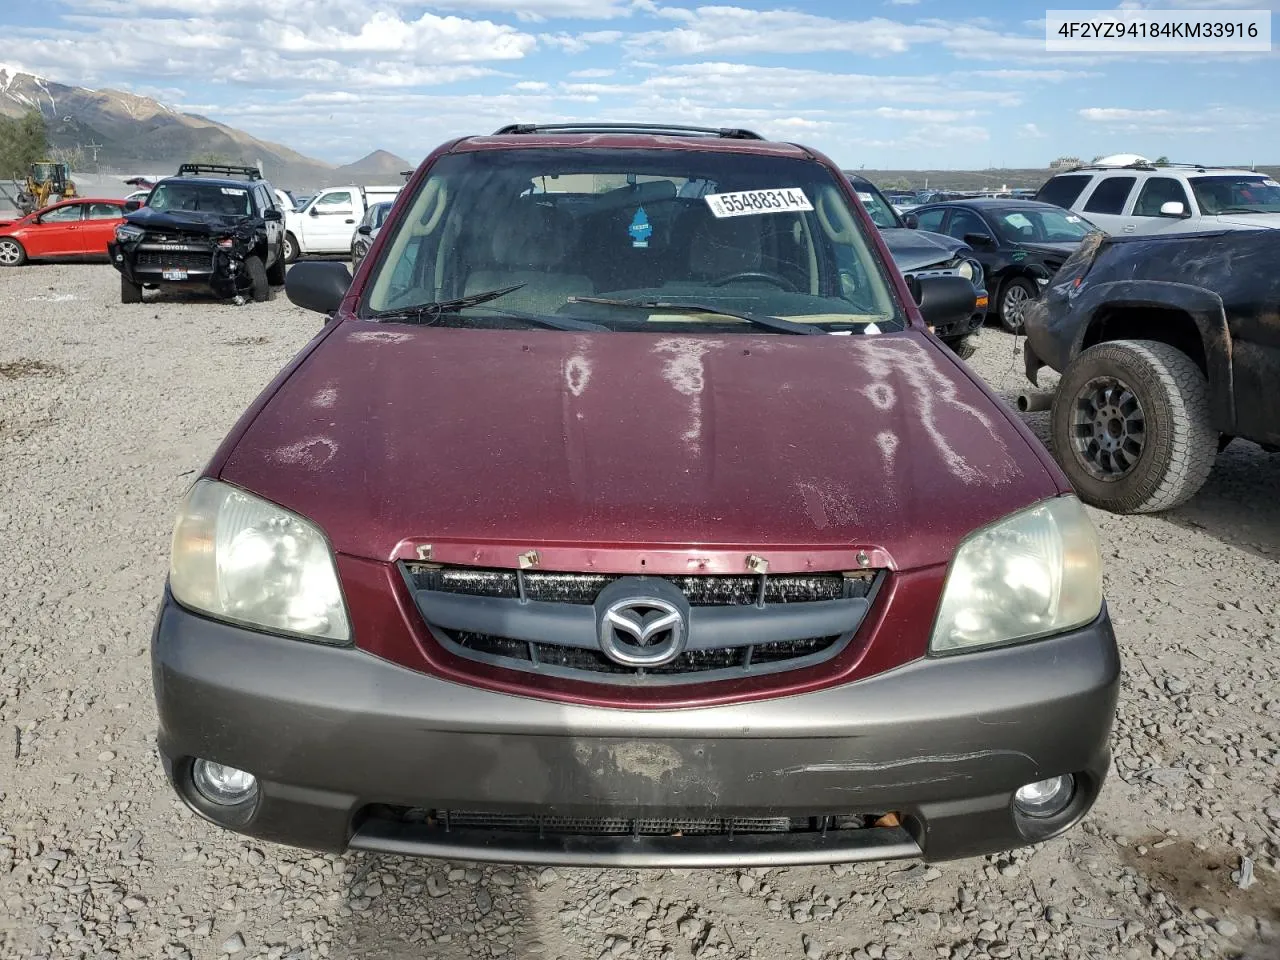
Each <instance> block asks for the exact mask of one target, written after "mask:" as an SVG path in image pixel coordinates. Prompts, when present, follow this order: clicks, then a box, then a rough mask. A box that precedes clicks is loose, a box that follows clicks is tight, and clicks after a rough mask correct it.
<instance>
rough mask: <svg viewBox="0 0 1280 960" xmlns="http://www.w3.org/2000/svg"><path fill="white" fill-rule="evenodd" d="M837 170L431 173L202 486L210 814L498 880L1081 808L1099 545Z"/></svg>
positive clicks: (671, 164)
mask: <svg viewBox="0 0 1280 960" xmlns="http://www.w3.org/2000/svg"><path fill="white" fill-rule="evenodd" d="M891 264H892V261H891V260H890V259H889V257H888V254H887V252H886V250H885V248H884V245H883V243H882V242H881V240H880V238H879V234H878V232H877V231H876V229H875V226H874V225H873V224H872V223H871V221H870V220H869V219H868V218H867V216H866V214H865V212H864V211H863V209H862V207H861V206H860V205H859V203H858V200H857V198H856V196H855V194H854V193H853V192H852V188H851V187H850V186H849V183H848V181H847V180H846V179H845V178H844V177H843V176H842V175H841V173H840V170H839V169H838V168H837V167H836V166H834V165H833V164H832V163H831V162H830V161H829V160H827V159H826V158H825V157H823V156H821V155H819V154H817V153H815V152H814V151H811V150H808V149H806V148H804V147H800V146H795V145H792V144H786V143H771V142H766V141H764V140H761V139H760V138H759V137H756V136H755V135H753V134H751V133H749V132H748V131H740V130H720V131H716V130H698V129H689V128H680V129H676V128H670V129H662V130H651V129H637V128H617V127H593V128H574V129H565V128H546V127H512V128H506V129H504V130H502V131H499V132H498V133H497V134H496V135H494V136H489V137H466V138H462V139H460V140H455V141H453V142H451V143H448V144H446V145H444V146H443V147H441V148H440V149H439V150H437V151H436V152H435V153H433V154H432V155H431V156H430V157H428V158H427V160H426V161H425V162H424V163H423V164H422V167H421V168H420V169H419V170H418V171H417V173H416V174H415V175H414V177H413V178H412V180H411V181H410V183H409V184H408V186H407V187H406V188H405V190H404V192H403V193H402V195H401V196H400V198H399V200H398V201H397V203H396V205H395V208H394V210H393V211H392V213H391V215H390V217H389V218H388V221H387V223H386V225H385V226H384V228H383V229H382V231H381V233H380V235H379V236H378V238H377V240H376V242H375V243H374V244H373V247H372V249H371V251H370V253H369V256H368V257H367V259H366V260H365V261H364V263H363V264H362V265H361V267H360V268H359V270H358V271H357V275H356V277H355V279H354V281H353V280H352V279H351V277H350V275H349V274H348V273H347V270H346V268H345V267H344V266H343V265H341V264H335V263H311V264H299V265H297V266H295V267H294V268H293V270H292V271H291V272H290V274H289V279H288V288H287V289H288V294H289V296H290V298H291V299H293V301H294V302H295V303H298V304H300V305H303V306H306V307H309V308H312V309H316V310H319V311H322V312H325V313H328V314H330V315H331V316H330V319H329V321H328V322H327V323H326V324H325V325H324V327H323V329H322V330H321V332H320V333H319V334H318V335H317V336H316V338H315V339H314V340H313V341H312V342H311V343H310V344H309V345H308V346H307V347H306V348H305V349H303V350H302V352H301V353H300V354H299V355H298V356H297V358H295V359H294V361H293V362H292V363H290V364H289V366H288V367H287V368H286V369H285V370H284V371H283V372H282V373H281V374H280V375H279V376H278V377H277V378H276V379H275V381H274V382H273V383H272V384H271V385H270V386H269V387H268V388H267V389H266V391H264V392H263V394H262V396H261V397H259V398H258V400H257V401H256V402H255V403H254V404H253V406H252V407H251V408H250V409H249V410H248V412H247V413H246V414H245V415H244V417H243V418H242V419H241V420H240V422H239V424H238V425H237V426H236V427H235V429H234V430H233V431H232V432H231V434H230V436H228V437H227V439H226V440H225V441H224V442H223V444H222V446H221V447H220V448H219V450H218V451H217V453H216V454H215V455H214V457H213V460H212V461H211V462H210V464H209V466H208V467H207V468H206V469H205V471H204V473H203V476H202V478H201V479H200V480H199V481H198V482H197V483H196V484H195V485H194V486H193V487H192V489H191V491H190V493H189V494H188V495H187V498H186V501H185V503H184V505H183V507H182V510H181V514H180V516H179V519H178V522H177V526H176V529H175V533H174V543H173V558H172V566H171V570H170V576H169V584H168V589H167V591H166V594H165V598H164V603H163V607H162V609H161V612H160V616H159V621H158V623H157V626H156V631H155V638H154V647H153V656H154V671H155V692H156V699H157V702H158V706H159V716H160V732H159V747H160V751H161V753H162V755H163V757H164V762H165V766H166V768H167V770H168V772H169V775H170V777H171V778H172V781H173V784H174V786H175V788H176V789H177V791H178V793H179V794H180V795H181V796H182V798H183V799H184V800H185V801H186V802H187V803H188V804H189V805H190V806H191V808H192V809H194V810H195V811H196V812H197V813H199V814H200V815H201V816H204V817H206V818H208V819H209V820H211V821H213V822H214V823H217V824H219V825H221V826H224V827H228V828H231V829H234V830H238V831H241V832H243V833H246V834H250V835H253V836H256V837H261V838H264V839H268V840H273V841H278V842H281V843H288V844H296V845H299V846H305V847H313V848H318V849H326V850H344V849H348V848H354V849H362V850H372V851H383V852H390V853H416V854H427V855H431V856H441V857H451V858H458V859H466V860H499V861H514V862H538V863H541V862H554V863H572V864H617V865H629V866H658V865H685V866H689V865H716V864H752V863H755V864H777V863H814V862H823V861H839V860H862V859H880V858H891V857H914V856H923V857H925V858H928V859H931V860H937V859H943V858H949V857H959V856H968V855H973V854H981V853H987V852H991V851H999V850H1006V849H1009V848H1011V847H1015V846H1018V845H1020V844H1023V843H1027V842H1032V841H1037V840H1042V839H1045V838H1047V837H1050V836H1052V835H1054V834H1057V833H1059V832H1061V831H1063V830H1065V829H1067V828H1068V827H1070V826H1071V825H1072V824H1073V823H1075V822H1076V821H1078V820H1079V819H1080V817H1081V816H1083V815H1084V813H1085V812H1086V811H1087V810H1088V808H1089V807H1090V805H1091V804H1092V803H1093V802H1094V799H1095V798H1096V797H1097V795H1098V790H1099V787H1100V785H1101V783H1102V780H1103V777H1104V775H1105V773H1106V770H1107V766H1108V760H1109V754H1108V746H1107V741H1108V734H1109V732H1110V729H1111V723H1112V719H1113V716H1114V709H1115V699H1116V691H1117V683H1118V676H1119V669H1120V664H1119V657H1118V655H1117V651H1116V645H1115V638H1114V635H1113V633H1112V629H1111V624H1110V621H1109V620H1108V617H1107V613H1106V610H1105V607H1104V604H1103V599H1102V592H1101V578H1100V572H1099V566H1100V561H1099V552H1098V545H1097V539H1096V536H1095V533H1094V529H1093V527H1092V525H1091V523H1090V521H1089V519H1088V517H1087V516H1086V514H1085V511H1084V509H1083V508H1082V507H1081V506H1080V504H1079V502H1078V501H1077V500H1076V499H1075V497H1073V496H1072V495H1071V492H1070V487H1069V486H1068V485H1067V483H1066V481H1065V480H1064V478H1063V476H1062V475H1061V474H1060V473H1059V471H1058V469H1057V467H1056V466H1055V465H1054V463H1053V461H1052V460H1051V459H1050V458H1049V456H1048V455H1047V453H1046V452H1045V450H1044V449H1043V448H1042V447H1041V446H1040V444H1039V443H1037V442H1036V441H1035V440H1034V439H1033V438H1032V437H1031V436H1030V435H1029V434H1028V433H1027V432H1026V430H1025V429H1024V428H1023V427H1022V426H1020V425H1019V423H1018V422H1017V421H1016V420H1015V419H1014V418H1013V417H1012V416H1011V415H1010V414H1009V412H1008V411H1006V409H1005V408H1004V407H1003V406H1002V405H1001V404H1000V403H999V402H998V401H997V400H996V399H995V398H994V397H993V395H992V394H991V393H990V392H989V391H988V390H987V389H986V388H984V387H983V386H982V384H981V383H980V382H979V381H978V380H977V378H976V377H975V375H974V374H973V373H972V372H971V371H970V370H969V369H968V368H967V367H966V366H965V365H964V364H963V363H961V362H960V361H959V360H957V359H956V358H955V357H954V356H953V355H952V354H951V353H949V352H948V351H947V350H946V349H944V348H943V347H942V346H941V344H940V343H939V341H938V340H937V339H936V338H935V337H934V336H933V335H932V334H931V333H930V330H929V327H928V326H927V324H937V325H942V324H945V323H947V322H950V321H951V320H953V319H954V318H955V317H957V316H959V317H964V316H968V315H969V314H970V313H971V312H972V310H973V306H974V302H973V297H974V290H973V287H972V284H970V283H969V282H968V281H967V280H964V279H962V278H959V277H941V278H928V279H925V280H921V281H919V282H917V283H915V284H913V285H912V286H910V287H909V286H908V285H907V284H906V283H905V282H904V281H903V279H902V277H901V276H900V274H898V273H897V272H896V271H895V270H894V268H893V267H892V265H891Z"/></svg>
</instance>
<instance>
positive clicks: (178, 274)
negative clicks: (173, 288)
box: [160, 267, 187, 280]
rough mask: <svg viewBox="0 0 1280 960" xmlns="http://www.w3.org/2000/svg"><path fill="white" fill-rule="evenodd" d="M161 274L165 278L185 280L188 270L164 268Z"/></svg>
mask: <svg viewBox="0 0 1280 960" xmlns="http://www.w3.org/2000/svg"><path fill="white" fill-rule="evenodd" d="M160 276H161V277H163V278H164V279H165V280H185V279H187V271H185V270H179V269H177V268H174V267H171V268H169V269H166V270H162V271H161V272H160Z"/></svg>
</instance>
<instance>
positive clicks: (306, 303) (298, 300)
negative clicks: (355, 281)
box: [284, 260, 351, 313]
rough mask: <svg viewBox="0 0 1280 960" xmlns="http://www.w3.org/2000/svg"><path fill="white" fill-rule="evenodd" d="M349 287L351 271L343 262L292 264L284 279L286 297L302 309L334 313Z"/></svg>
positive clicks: (324, 261) (327, 261) (322, 261)
mask: <svg viewBox="0 0 1280 960" xmlns="http://www.w3.org/2000/svg"><path fill="white" fill-rule="evenodd" d="M350 286H351V272H350V271H349V270H347V265H346V264H345V263H335V262H334V261H332V260H321V261H314V262H308V263H295V264H294V265H293V267H292V268H291V269H290V270H289V272H288V274H286V275H285V278H284V292H285V296H287V297H288V298H289V302H290V303H293V304H295V305H297V306H299V307H301V308H302V309H303V310H314V311H315V312H316V313H333V311H335V310H337V309H338V307H339V306H341V305H342V299H343V297H345V296H346V295H347V289H348V288H349V287H350Z"/></svg>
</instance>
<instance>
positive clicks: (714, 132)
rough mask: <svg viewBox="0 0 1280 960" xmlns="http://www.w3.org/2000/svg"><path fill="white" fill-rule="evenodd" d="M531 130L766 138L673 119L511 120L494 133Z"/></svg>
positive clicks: (530, 131)
mask: <svg viewBox="0 0 1280 960" xmlns="http://www.w3.org/2000/svg"><path fill="white" fill-rule="evenodd" d="M531 133H649V134H665V135H669V136H674V137H722V138H724V139H726V140H763V139H764V137H762V136H760V134H758V133H756V132H755V131H754V130H743V129H742V128H741V127H686V126H681V125H680V124H672V123H509V124H507V125H506V126H505V127H502V128H500V129H498V130H495V131H494V133H493V136H495V137H504V136H508V135H510V134H531Z"/></svg>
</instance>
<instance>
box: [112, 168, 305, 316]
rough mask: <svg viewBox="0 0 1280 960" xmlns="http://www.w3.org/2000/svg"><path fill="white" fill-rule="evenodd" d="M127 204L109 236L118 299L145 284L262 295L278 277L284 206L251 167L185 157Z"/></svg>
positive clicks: (131, 296)
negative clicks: (141, 202)
mask: <svg viewBox="0 0 1280 960" xmlns="http://www.w3.org/2000/svg"><path fill="white" fill-rule="evenodd" d="M128 206H131V207H133V208H134V209H132V210H131V211H130V212H128V213H126V214H125V222H124V223H123V224H121V225H120V226H119V227H118V228H117V229H116V236H115V240H114V241H113V242H112V243H110V244H108V246H107V252H108V256H109V257H110V259H111V263H112V264H113V265H114V266H115V268H116V269H117V270H119V271H120V301H121V302H122V303H141V302H142V290H143V288H144V287H148V288H156V287H168V286H184V287H197V288H204V289H208V290H211V291H212V292H213V294H214V295H215V296H217V297H221V298H224V299H226V298H236V299H238V300H240V301H243V300H246V299H250V298H252V299H253V300H257V301H263V300H267V299H269V298H270V296H271V287H273V286H281V285H283V284H284V274H285V259H284V211H283V210H281V209H280V207H279V206H278V204H277V201H276V198H275V191H274V190H272V188H271V184H269V183H268V182H267V181H266V180H264V179H263V178H262V176H261V174H260V173H259V172H258V171H257V170H256V169H254V168H253V167H235V166H226V165H223V164H196V163H184V164H183V165H182V166H181V167H179V169H178V175H177V176H175V177H167V178H165V179H164V180H161V181H160V182H159V183H158V184H156V186H155V188H154V189H153V190H152V191H151V195H150V196H149V197H148V198H147V204H146V206H137V205H136V204H132V203H131V204H129V205H128Z"/></svg>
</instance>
